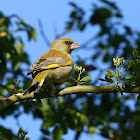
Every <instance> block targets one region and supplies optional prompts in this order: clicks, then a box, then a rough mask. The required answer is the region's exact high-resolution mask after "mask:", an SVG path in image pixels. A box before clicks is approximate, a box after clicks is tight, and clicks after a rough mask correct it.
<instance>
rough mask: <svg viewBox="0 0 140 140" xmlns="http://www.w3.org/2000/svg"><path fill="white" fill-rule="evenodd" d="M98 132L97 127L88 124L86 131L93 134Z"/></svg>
mask: <svg viewBox="0 0 140 140" xmlns="http://www.w3.org/2000/svg"><path fill="white" fill-rule="evenodd" d="M97 132H98V128H97V127H94V126H89V127H88V133H89V134H90V135H91V136H93V135H94V134H96V133H97Z"/></svg>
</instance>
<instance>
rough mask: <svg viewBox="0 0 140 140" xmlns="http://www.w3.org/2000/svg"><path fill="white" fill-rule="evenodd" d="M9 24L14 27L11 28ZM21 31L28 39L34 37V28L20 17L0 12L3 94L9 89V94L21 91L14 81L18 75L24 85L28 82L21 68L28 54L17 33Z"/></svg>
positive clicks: (0, 83) (0, 85) (0, 60)
mask: <svg viewBox="0 0 140 140" xmlns="http://www.w3.org/2000/svg"><path fill="white" fill-rule="evenodd" d="M11 25H13V26H14V27H15V29H13V30H12V29H11ZM21 31H22V32H25V33H27V35H28V40H31V39H33V40H35V39H36V31H35V29H34V28H32V27H31V26H30V25H28V24H26V23H25V22H24V21H23V20H22V19H21V18H20V17H18V16H17V15H11V16H4V15H3V14H2V13H0V50H1V52H0V94H1V95H3V96H6V94H7V93H8V92H9V91H10V93H11V94H13V93H17V92H22V91H23V89H22V88H20V86H19V84H17V81H15V80H17V79H18V77H19V76H21V77H22V78H23V83H24V84H25V85H26V83H27V82H28V81H27V80H28V79H27V78H26V77H25V76H24V74H23V72H24V71H23V70H22V68H21V65H22V64H26V65H29V59H28V55H27V53H26V52H25V51H24V40H23V39H22V35H20V34H19V32H21ZM18 34H19V35H18ZM7 75H9V76H7ZM21 77H20V78H21ZM18 83H19V82H18ZM28 83H29V82H28Z"/></svg>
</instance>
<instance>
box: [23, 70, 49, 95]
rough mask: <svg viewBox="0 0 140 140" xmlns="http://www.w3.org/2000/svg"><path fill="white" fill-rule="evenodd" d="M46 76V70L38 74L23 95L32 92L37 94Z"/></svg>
mask: <svg viewBox="0 0 140 140" xmlns="http://www.w3.org/2000/svg"><path fill="white" fill-rule="evenodd" d="M47 75H48V70H46V71H42V72H40V73H38V74H37V75H36V76H35V77H34V79H33V82H32V84H31V86H30V88H29V90H27V91H26V92H25V93H24V94H23V95H27V94H30V93H32V92H34V93H38V92H39V91H40V89H41V87H42V86H43V83H44V81H45V78H46V77H47Z"/></svg>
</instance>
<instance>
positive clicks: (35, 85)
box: [24, 38, 80, 97]
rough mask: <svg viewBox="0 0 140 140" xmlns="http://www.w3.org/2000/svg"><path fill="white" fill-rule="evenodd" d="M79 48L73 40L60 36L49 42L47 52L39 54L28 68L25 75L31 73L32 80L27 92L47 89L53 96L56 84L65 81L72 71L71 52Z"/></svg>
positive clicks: (58, 84)
mask: <svg viewBox="0 0 140 140" xmlns="http://www.w3.org/2000/svg"><path fill="white" fill-rule="evenodd" d="M78 48H80V46H79V45H77V44H76V43H75V42H74V41H73V40H71V39H69V38H62V39H58V40H56V41H54V42H53V43H52V44H51V47H50V50H49V52H47V53H46V54H44V55H43V56H41V57H40V58H39V59H38V60H37V61H36V62H35V63H34V64H33V65H32V66H31V67H30V69H29V71H28V72H27V75H30V74H32V77H33V81H32V84H31V86H30V88H29V90H28V91H27V92H25V93H24V95H27V94H29V93H31V92H34V93H39V91H41V90H43V91H48V92H50V94H51V96H53V97H54V96H55V93H54V92H55V90H56V87H57V86H60V85H62V84H63V83H64V82H66V81H67V80H68V79H69V77H70V76H71V74H72V71H73V60H72V57H71V52H72V50H74V49H78Z"/></svg>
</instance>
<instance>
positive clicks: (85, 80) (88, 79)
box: [80, 76, 91, 82]
mask: <svg viewBox="0 0 140 140" xmlns="http://www.w3.org/2000/svg"><path fill="white" fill-rule="evenodd" d="M80 81H84V82H87V81H91V79H90V77H89V76H86V77H84V78H82V79H81V80H80Z"/></svg>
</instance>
